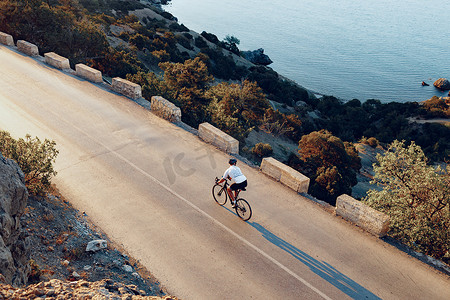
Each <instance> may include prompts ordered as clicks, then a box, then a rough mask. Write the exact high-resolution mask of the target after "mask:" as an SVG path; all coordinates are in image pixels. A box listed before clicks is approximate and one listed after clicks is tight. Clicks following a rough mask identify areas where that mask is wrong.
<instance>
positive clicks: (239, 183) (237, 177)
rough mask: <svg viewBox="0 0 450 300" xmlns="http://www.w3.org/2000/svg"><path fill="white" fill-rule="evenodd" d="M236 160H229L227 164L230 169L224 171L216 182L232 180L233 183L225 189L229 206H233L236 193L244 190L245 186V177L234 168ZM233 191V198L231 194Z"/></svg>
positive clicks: (237, 168) (238, 169) (239, 170)
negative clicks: (229, 202) (229, 200)
mask: <svg viewBox="0 0 450 300" xmlns="http://www.w3.org/2000/svg"><path fill="white" fill-rule="evenodd" d="M236 162H237V160H236V159H235V158H231V159H230V160H229V161H228V163H229V164H230V167H229V168H228V169H226V171H225V173H224V174H223V177H222V178H221V179H220V180H219V181H218V182H217V183H222V182H224V181H225V180H226V179H232V180H234V183H233V184H232V185H230V186H229V187H228V188H227V192H228V195H229V196H230V199H231V204H232V205H233V206H234V203H235V199H236V197H237V191H238V190H242V189H245V187H246V186H247V177H245V175H244V174H242V171H241V169H240V168H239V167H237V166H236ZM232 191H234V197H233V192H232Z"/></svg>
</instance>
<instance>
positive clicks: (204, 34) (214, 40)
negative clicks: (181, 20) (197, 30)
mask: <svg viewBox="0 0 450 300" xmlns="http://www.w3.org/2000/svg"><path fill="white" fill-rule="evenodd" d="M200 35H201V36H202V37H204V38H205V39H207V40H208V41H210V42H211V43H213V44H216V45H219V44H220V41H219V39H218V38H217V36H216V35H215V34H212V33H208V32H206V31H203V32H202V33H201V34H200Z"/></svg>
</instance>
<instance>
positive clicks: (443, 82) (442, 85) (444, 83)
mask: <svg viewBox="0 0 450 300" xmlns="http://www.w3.org/2000/svg"><path fill="white" fill-rule="evenodd" d="M433 85H434V86H435V87H437V88H438V89H440V90H444V91H446V90H450V82H449V81H448V80H447V79H446V78H439V79H438V80H436V81H435V82H434V83H433Z"/></svg>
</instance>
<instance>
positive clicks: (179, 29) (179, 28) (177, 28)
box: [169, 23, 189, 32]
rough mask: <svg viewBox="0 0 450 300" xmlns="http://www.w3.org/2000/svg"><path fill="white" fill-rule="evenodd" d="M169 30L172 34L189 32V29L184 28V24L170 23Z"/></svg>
mask: <svg viewBox="0 0 450 300" xmlns="http://www.w3.org/2000/svg"><path fill="white" fill-rule="evenodd" d="M169 29H170V30H172V31H174V32H186V31H189V28H187V27H186V26H184V24H178V23H172V24H170V25H169Z"/></svg>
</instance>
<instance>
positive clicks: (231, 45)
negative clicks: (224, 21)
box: [222, 35, 241, 55]
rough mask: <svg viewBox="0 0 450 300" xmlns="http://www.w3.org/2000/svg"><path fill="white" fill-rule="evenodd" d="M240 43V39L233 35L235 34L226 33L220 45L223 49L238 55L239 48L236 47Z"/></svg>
mask: <svg viewBox="0 0 450 300" xmlns="http://www.w3.org/2000/svg"><path fill="white" fill-rule="evenodd" d="M240 43H241V41H240V40H239V39H238V38H237V37H235V36H233V35H227V36H226V37H225V38H224V39H223V42H222V46H223V47H224V48H225V49H227V50H229V51H231V52H233V53H234V54H238V55H239V48H238V45H239V44H240Z"/></svg>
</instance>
